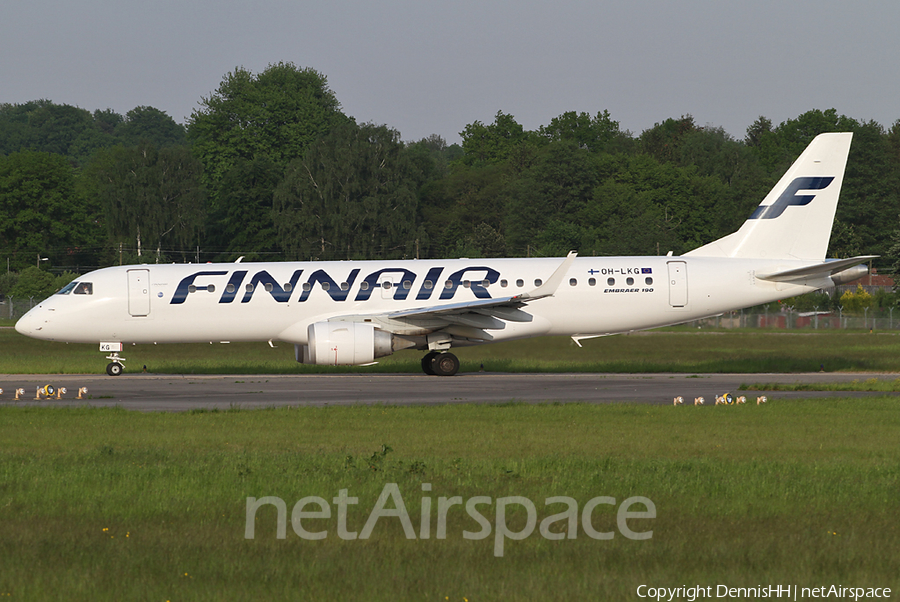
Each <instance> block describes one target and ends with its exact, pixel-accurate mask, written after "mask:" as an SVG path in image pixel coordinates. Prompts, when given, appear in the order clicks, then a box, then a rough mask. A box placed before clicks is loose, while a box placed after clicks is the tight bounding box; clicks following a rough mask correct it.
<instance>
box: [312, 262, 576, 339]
mask: <svg viewBox="0 0 900 602" xmlns="http://www.w3.org/2000/svg"><path fill="white" fill-rule="evenodd" d="M576 256H577V253H576V252H575V251H572V252H570V253H569V254H568V255H567V256H566V258H565V259H564V260H563V262H562V263H561V264H560V265H559V267H558V268H556V270H555V271H554V272H553V274H552V275H551V276H550V277H549V278H548V279H547V281H546V282H544V283H543V284H541V286H539V287H537V288H535V289H534V290H532V291H529V292H527V293H522V294H520V295H512V296H509V297H498V298H495V299H476V300H474V301H463V302H460V303H447V304H444V305H429V306H424V307H416V308H412V309H404V310H400V311H392V312H384V313H380V314H359V315H351V316H336V317H333V318H330V319H329V321H330V322H334V321H342V322H372V323H375V324H377V325H378V327H379V328H381V329H383V330H387V331H388V332H392V333H394V334H399V335H403V334H407V335H420V334H427V333H429V332H434V331H436V330H447V332H448V333H450V334H454V335H457V336H462V337H464V338H470V339H478V340H491V339H493V337H492V336H491V335H490V334H489V333H488V332H486V331H487V330H501V329H503V328H506V321H509V322H531V321H532V320H533V316H532V315H531V314H529V313H527V312H525V311H522V310H521V308H522V307H524V306H525V305H527V304H528V303H531V302H532V301H537V300H538V299H544V298H546V297H552V296H553V294H554V293H555V292H556V289H557V288H559V285H560V284H561V283H562V281H563V279H564V278H565V276H566V273H567V272H568V271H569V267H570V266H571V265H572V262H573V261H575V257H576Z"/></svg>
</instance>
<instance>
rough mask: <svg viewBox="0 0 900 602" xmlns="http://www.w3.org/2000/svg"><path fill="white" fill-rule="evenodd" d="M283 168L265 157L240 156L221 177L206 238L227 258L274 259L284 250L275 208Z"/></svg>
mask: <svg viewBox="0 0 900 602" xmlns="http://www.w3.org/2000/svg"><path fill="white" fill-rule="evenodd" d="M283 171H284V170H282V169H281V168H280V167H278V166H277V165H275V163H273V162H272V161H270V160H269V159H267V158H265V157H257V158H255V159H250V160H248V159H239V160H238V161H237V162H235V164H234V166H233V167H232V168H231V169H229V170H228V172H227V173H226V174H225V177H224V178H223V179H222V196H221V198H220V202H219V203H218V205H217V206H216V207H215V209H214V210H213V212H212V214H211V215H210V221H209V226H208V229H207V239H208V240H210V241H213V244H214V245H216V246H217V250H219V251H220V252H224V253H225V254H226V255H227V258H228V259H233V258H234V257H236V256H239V255H242V256H244V257H246V258H247V260H249V261H258V260H265V259H268V260H272V259H275V258H276V257H275V256H276V255H278V254H280V253H281V247H280V246H279V245H278V240H277V239H278V237H277V235H276V232H275V220H274V213H273V208H272V203H273V199H274V196H275V189H276V188H277V187H278V184H279V183H280V182H281V179H282V175H283Z"/></svg>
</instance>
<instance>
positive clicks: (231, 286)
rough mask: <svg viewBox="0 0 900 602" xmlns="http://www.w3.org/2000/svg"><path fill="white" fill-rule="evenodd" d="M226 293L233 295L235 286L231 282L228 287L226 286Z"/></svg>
mask: <svg viewBox="0 0 900 602" xmlns="http://www.w3.org/2000/svg"><path fill="white" fill-rule="evenodd" d="M225 292H226V293H233V292H234V285H233V284H231V283H230V282H229V283H228V284H226V285H225Z"/></svg>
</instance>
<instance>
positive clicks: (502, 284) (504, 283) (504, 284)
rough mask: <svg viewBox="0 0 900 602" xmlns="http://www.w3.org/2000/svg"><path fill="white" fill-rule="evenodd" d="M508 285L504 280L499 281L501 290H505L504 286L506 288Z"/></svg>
mask: <svg viewBox="0 0 900 602" xmlns="http://www.w3.org/2000/svg"><path fill="white" fill-rule="evenodd" d="M508 284H509V283H508V282H507V281H506V280H501V281H500V286H502V287H503V288H506V286H507V285H508Z"/></svg>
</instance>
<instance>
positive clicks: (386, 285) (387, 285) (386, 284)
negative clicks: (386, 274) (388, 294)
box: [381, 280, 393, 291]
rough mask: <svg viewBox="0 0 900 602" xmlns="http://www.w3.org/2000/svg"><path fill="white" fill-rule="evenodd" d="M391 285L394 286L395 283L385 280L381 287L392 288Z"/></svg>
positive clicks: (387, 289)
mask: <svg viewBox="0 0 900 602" xmlns="http://www.w3.org/2000/svg"><path fill="white" fill-rule="evenodd" d="M391 286H393V283H392V282H391V281H390V280H385V281H384V282H382V283H381V288H383V289H384V290H386V291H389V290H391Z"/></svg>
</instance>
